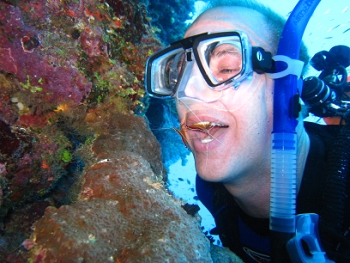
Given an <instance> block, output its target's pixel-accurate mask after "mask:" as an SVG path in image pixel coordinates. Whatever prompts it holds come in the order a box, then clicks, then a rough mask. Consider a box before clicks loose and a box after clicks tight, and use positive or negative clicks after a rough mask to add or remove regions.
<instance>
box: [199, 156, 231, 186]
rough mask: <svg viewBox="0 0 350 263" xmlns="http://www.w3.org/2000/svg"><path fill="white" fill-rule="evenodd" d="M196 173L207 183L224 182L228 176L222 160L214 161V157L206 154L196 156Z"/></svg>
mask: <svg viewBox="0 0 350 263" xmlns="http://www.w3.org/2000/svg"><path fill="white" fill-rule="evenodd" d="M194 156H195V164H196V171H197V173H198V175H199V176H200V177H201V178H202V179H203V180H205V181H209V182H223V181H224V180H225V179H226V178H227V176H226V174H227V171H225V169H224V167H227V166H226V165H225V164H224V162H223V160H222V158H219V159H213V157H212V156H211V158H210V156H209V155H206V156H205V154H194Z"/></svg>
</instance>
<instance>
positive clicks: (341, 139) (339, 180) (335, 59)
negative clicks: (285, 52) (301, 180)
mask: <svg viewBox="0 0 350 263" xmlns="http://www.w3.org/2000/svg"><path fill="white" fill-rule="evenodd" d="M311 65H312V66H313V67H314V68H315V69H316V70H319V71H320V70H321V74H320V75H319V76H318V78H317V77H309V78H306V79H305V80H304V86H303V91H302V99H303V100H304V102H305V104H306V105H307V106H308V108H309V111H310V112H311V113H313V114H314V115H316V116H318V117H336V116H339V117H341V118H342V120H344V121H345V125H344V126H343V127H342V128H341V130H340V132H339V134H338V135H337V136H336V137H335V139H334V143H333V145H332V150H331V151H330V153H329V157H328V160H327V178H326V185H327V187H326V188H325V189H324V193H323V198H322V202H323V206H322V210H321V212H320V224H319V226H320V227H319V229H320V235H321V237H323V239H322V240H323V246H324V248H325V249H326V250H327V253H329V255H331V256H332V258H334V259H336V261H337V262H338V260H339V261H341V260H342V261H345V260H346V259H344V258H343V257H344V256H343V254H345V253H346V251H347V253H349V250H350V242H349V241H348V240H346V237H345V236H346V235H347V230H345V229H344V228H343V227H344V226H343V223H344V219H345V211H346V202H347V200H348V194H347V190H348V189H349V184H350V182H349V170H350V160H349V159H350V98H349V96H348V95H347V94H346V93H347V92H349V91H350V82H347V81H348V75H347V70H346V68H347V67H349V65H350V48H349V47H347V46H335V47H333V48H331V49H330V50H329V52H327V51H321V52H318V53H317V54H316V55H315V56H314V57H313V58H312V59H311ZM345 99H347V100H345ZM334 244H336V245H334Z"/></svg>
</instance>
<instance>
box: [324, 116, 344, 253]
mask: <svg viewBox="0 0 350 263" xmlns="http://www.w3.org/2000/svg"><path fill="white" fill-rule="evenodd" d="M343 119H344V120H345V122H346V124H345V126H343V127H342V129H341V130H340V132H339V134H338V135H337V136H336V137H335V140H334V144H333V147H332V149H331V151H330V153H329V157H328V161H327V178H326V184H325V189H324V193H323V196H322V198H323V207H322V210H321V212H320V235H321V240H322V244H323V247H324V249H325V250H326V251H327V250H330V251H336V250H337V248H339V239H338V238H337V236H338V237H339V236H343V232H344V220H345V210H346V205H347V200H348V197H349V196H348V193H347V191H348V189H349V165H350V162H349V160H350V110H348V111H347V112H346V113H345V114H344V116H343ZM327 254H328V253H327Z"/></svg>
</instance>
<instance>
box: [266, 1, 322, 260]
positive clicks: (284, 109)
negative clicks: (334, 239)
mask: <svg viewBox="0 0 350 263" xmlns="http://www.w3.org/2000/svg"><path fill="white" fill-rule="evenodd" d="M319 2H320V0H300V1H299V2H298V4H297V5H296V7H295V8H294V10H293V11H292V13H291V15H290V16H289V18H288V20H287V22H286V25H285V27H284V29H283V33H282V36H281V39H280V42H279V46H278V52H277V54H278V55H283V56H287V57H289V58H291V59H298V58H299V51H300V43H301V39H302V35H303V33H304V30H305V27H306V25H307V23H308V21H309V19H310V17H311V15H312V13H313V11H314V9H315V8H316V6H317V5H318V3H319ZM283 68H285V65H284V63H282V62H279V61H277V62H276V71H277V72H280V71H283ZM298 81H299V80H298V77H297V76H296V75H293V74H289V75H287V76H284V77H281V78H277V79H276V80H275V88H274V116H273V132H272V156H271V194H270V230H271V237H272V238H271V259H272V262H288V261H289V259H286V258H283V257H282V256H281V255H283V254H286V253H282V251H286V243H287V241H288V240H289V239H290V238H291V237H292V236H293V235H294V233H295V228H296V227H295V209H296V201H295V200H296V167H297V166H296V165H297V163H296V160H297V149H296V145H297V143H296V140H297V137H296V132H295V128H296V125H297V116H296V115H295V109H294V107H295V106H294V105H295V103H293V102H295V101H296V98H297V99H298V97H297V94H298V92H297V87H298Z"/></svg>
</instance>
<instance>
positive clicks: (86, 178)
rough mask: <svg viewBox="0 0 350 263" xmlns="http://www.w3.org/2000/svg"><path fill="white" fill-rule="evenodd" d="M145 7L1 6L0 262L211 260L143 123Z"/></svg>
mask: <svg viewBox="0 0 350 263" xmlns="http://www.w3.org/2000/svg"><path fill="white" fill-rule="evenodd" d="M177 4H179V3H177ZM146 7H147V5H145V3H142V2H139V1H137V0H130V1H120V0H108V1H107V0H105V1H104V0H33V1H29V0H25V1H18V0H0V88H1V92H0V262H6V263H14V262H16V263H22V262H37V263H39V262H140V261H142V262H164V261H166V259H169V262H212V259H211V256H210V246H209V241H208V240H207V239H206V237H205V236H204V235H203V234H202V233H201V230H200V228H199V225H198V218H196V216H195V217H192V216H190V215H187V214H186V212H185V211H184V210H183V209H182V208H181V205H182V204H181V203H180V202H179V201H176V200H174V199H173V198H172V197H171V196H170V195H169V194H168V193H167V191H166V189H165V188H164V186H163V183H164V181H165V180H166V171H165V169H164V166H163V164H162V157H161V154H160V152H161V151H160V145H159V143H158V141H157V140H156V138H155V137H154V135H153V134H152V132H151V131H150V129H149V128H148V124H147V123H146V120H145V118H144V117H143V116H144V113H145V111H146V110H147V103H148V102H147V99H144V89H143V84H142V83H143V74H144V65H145V62H146V59H147V57H148V56H149V55H150V54H152V53H153V52H155V51H156V50H158V49H159V48H160V47H161V42H160V41H159V40H158V38H156V37H155V36H154V32H155V31H156V30H155V28H153V27H152V26H151V25H150V24H149V19H148V18H147V16H148V15H147V13H146ZM135 112H137V113H138V114H140V115H141V116H136V114H135ZM194 213H195V212H194ZM33 226H34V227H33Z"/></svg>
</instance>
